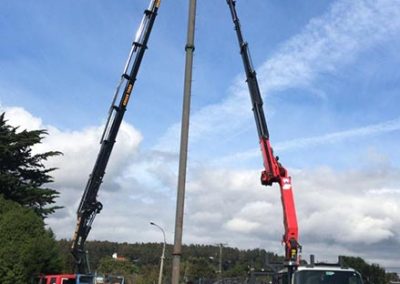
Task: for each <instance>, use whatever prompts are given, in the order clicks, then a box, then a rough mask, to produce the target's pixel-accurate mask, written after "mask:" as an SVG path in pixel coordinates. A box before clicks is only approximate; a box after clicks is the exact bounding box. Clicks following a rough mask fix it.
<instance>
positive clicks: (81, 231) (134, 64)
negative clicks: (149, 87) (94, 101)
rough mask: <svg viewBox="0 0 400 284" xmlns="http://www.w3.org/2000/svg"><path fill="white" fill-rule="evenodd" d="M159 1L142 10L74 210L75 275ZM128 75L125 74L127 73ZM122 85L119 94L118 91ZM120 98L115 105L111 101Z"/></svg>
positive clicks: (82, 264)
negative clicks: (79, 200)
mask: <svg viewBox="0 0 400 284" xmlns="http://www.w3.org/2000/svg"><path fill="white" fill-rule="evenodd" d="M160 1H161V0H151V1H150V5H149V8H148V9H147V10H145V12H144V16H143V19H142V22H141V24H140V26H139V29H138V31H137V33H136V36H135V40H134V41H133V43H132V48H131V50H130V52H129V56H128V60H127V61H126V64H125V68H124V71H123V73H122V75H121V80H120V82H119V84H118V86H117V89H116V91H115V95H114V98H113V101H112V104H111V107H110V112H109V117H108V120H107V123H106V126H105V129H104V132H103V135H102V137H101V141H100V144H101V147H100V151H99V154H98V156H97V159H96V163H95V165H94V168H93V170H92V173H91V174H90V176H89V180H88V182H87V184H86V188H85V191H84V193H83V196H82V199H81V202H80V204H79V207H78V211H77V223H76V228H75V232H74V235H73V237H72V246H71V252H72V255H73V256H74V259H75V263H76V271H77V273H84V274H87V273H90V268H89V264H88V261H87V256H86V251H85V241H86V238H87V237H88V235H89V232H90V230H91V228H92V223H93V221H94V218H95V217H96V214H98V213H99V212H100V211H101V209H102V207H103V205H102V204H101V203H100V202H99V201H98V200H97V193H98V191H99V188H100V185H101V183H102V180H103V177H104V174H105V169H106V167H107V163H108V160H109V158H110V155H111V152H112V149H113V146H114V143H115V139H116V137H117V134H118V130H119V128H120V125H121V122H122V119H123V116H124V113H125V111H126V107H127V105H128V102H129V98H130V96H131V94H132V90H133V86H134V84H135V81H136V76H137V74H138V72H139V67H140V64H141V62H142V59H143V55H144V53H145V50H146V48H147V42H148V39H149V36H150V33H151V29H152V27H153V23H154V20H155V18H156V16H157V10H158V8H159V6H160ZM132 59H133V60H132ZM128 72H129V73H128ZM122 86H123V92H122V95H120V89H121V87H122ZM119 97H120V101H119V104H118V105H116V104H115V102H116V101H117V99H118V98H119Z"/></svg>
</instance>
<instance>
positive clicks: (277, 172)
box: [227, 0, 301, 266]
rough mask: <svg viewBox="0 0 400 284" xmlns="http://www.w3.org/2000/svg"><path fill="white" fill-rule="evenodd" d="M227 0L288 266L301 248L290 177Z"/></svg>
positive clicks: (231, 0) (231, 3)
mask: <svg viewBox="0 0 400 284" xmlns="http://www.w3.org/2000/svg"><path fill="white" fill-rule="evenodd" d="M227 3H228V6H229V8H230V11H231V16H232V20H233V23H234V25H235V30H236V35H237V38H238V41H239V47H240V54H241V56H242V60H243V65H244V69H245V73H246V82H247V86H248V88H249V93H250V97H251V102H252V105H253V113H254V118H255V121H256V125H257V131H258V137H259V140H260V147H261V152H262V157H263V162H264V171H263V172H262V174H261V183H262V184H263V185H266V186H270V185H272V184H273V183H278V184H279V186H280V192H281V200H282V206H283V215H284V226H285V234H284V235H283V242H284V244H285V260H286V264H287V265H288V266H296V265H298V261H299V260H298V258H299V257H298V254H299V250H300V248H301V247H300V245H299V243H298V226H297V217H296V209H295V205H294V198H293V191H292V184H291V177H290V176H289V175H288V172H287V170H286V169H285V168H284V167H283V166H282V165H281V164H280V163H279V162H278V157H275V156H274V153H273V150H272V147H271V145H270V141H269V132H268V127H267V122H266V119H265V115H264V111H263V101H262V98H261V93H260V88H259V86H258V81H257V75H256V71H255V70H254V68H253V66H252V62H251V57H250V53H249V49H248V44H247V42H245V41H244V39H243V35H242V31H241V27H240V22H239V18H238V16H237V13H236V8H235V4H236V2H235V0H227Z"/></svg>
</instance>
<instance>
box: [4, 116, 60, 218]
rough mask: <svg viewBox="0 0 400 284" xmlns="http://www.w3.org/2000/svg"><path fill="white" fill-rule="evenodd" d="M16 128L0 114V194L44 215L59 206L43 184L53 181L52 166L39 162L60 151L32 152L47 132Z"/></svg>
mask: <svg viewBox="0 0 400 284" xmlns="http://www.w3.org/2000/svg"><path fill="white" fill-rule="evenodd" d="M18 130H19V128H18V127H13V126H10V125H8V124H7V121H6V120H5V118H4V113H3V114H1V115H0V194H2V195H3V196H4V198H5V199H8V200H13V201H15V202H17V203H19V204H21V205H22V206H24V207H27V208H31V209H33V210H34V211H35V213H36V214H38V215H39V216H41V217H42V218H45V217H46V216H47V215H49V214H51V213H53V212H54V211H55V210H57V209H59V208H61V207H59V206H54V205H52V204H54V203H55V199H56V198H57V197H58V195H59V192H57V191H56V190H54V189H50V188H47V187H45V186H44V185H46V184H48V183H51V182H53V179H52V177H51V176H50V175H49V173H51V172H52V171H54V170H55V168H46V167H45V165H44V164H43V162H44V161H46V160H47V159H48V158H50V157H53V156H58V155H61V152H57V151H49V152H46V153H40V154H33V153H32V147H33V146H34V145H36V144H38V143H41V142H42V139H43V138H44V136H45V135H47V131H46V130H33V131H27V130H23V131H18Z"/></svg>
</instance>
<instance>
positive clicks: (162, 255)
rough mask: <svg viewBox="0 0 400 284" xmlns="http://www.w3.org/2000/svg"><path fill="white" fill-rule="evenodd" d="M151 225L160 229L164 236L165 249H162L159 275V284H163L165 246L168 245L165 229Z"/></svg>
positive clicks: (154, 224)
mask: <svg viewBox="0 0 400 284" xmlns="http://www.w3.org/2000/svg"><path fill="white" fill-rule="evenodd" d="M150 225H153V226H156V227H157V228H159V229H160V230H161V232H162V233H163V236H164V244H163V249H162V254H161V257H160V259H161V261H160V274H159V275H158V284H161V283H162V276H163V268H164V258H165V245H166V243H167V242H166V240H165V232H164V230H163V228H161V227H160V226H159V225H157V224H156V223H154V222H150Z"/></svg>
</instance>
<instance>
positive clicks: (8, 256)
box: [0, 195, 61, 284]
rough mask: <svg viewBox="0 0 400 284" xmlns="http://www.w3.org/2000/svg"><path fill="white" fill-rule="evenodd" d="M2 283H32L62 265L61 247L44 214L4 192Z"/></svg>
mask: <svg viewBox="0 0 400 284" xmlns="http://www.w3.org/2000/svg"><path fill="white" fill-rule="evenodd" d="M0 243H1V246H0V283H3V284H7V283H29V281H30V279H31V277H32V276H33V275H34V274H38V273H40V272H41V273H56V272H58V271H60V269H61V258H60V255H59V247H58V245H57V243H56V241H55V239H54V235H53V233H52V232H51V231H50V230H46V229H45V227H44V223H43V220H42V218H40V217H39V216H37V214H35V213H34V212H33V210H31V209H27V208H24V207H22V206H21V205H19V204H17V203H15V202H13V201H10V200H5V199H4V198H3V196H1V195H0Z"/></svg>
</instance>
